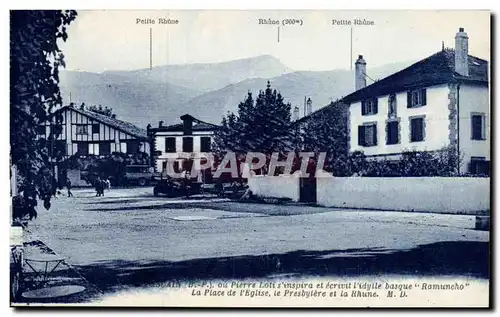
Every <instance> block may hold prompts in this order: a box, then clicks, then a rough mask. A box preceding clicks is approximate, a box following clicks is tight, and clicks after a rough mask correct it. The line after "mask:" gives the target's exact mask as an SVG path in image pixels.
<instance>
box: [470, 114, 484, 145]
mask: <svg viewBox="0 0 500 317" xmlns="http://www.w3.org/2000/svg"><path fill="white" fill-rule="evenodd" d="M484 121H485V120H484V114H473V115H471V131H472V135H471V137H472V140H486V135H485V124H484Z"/></svg>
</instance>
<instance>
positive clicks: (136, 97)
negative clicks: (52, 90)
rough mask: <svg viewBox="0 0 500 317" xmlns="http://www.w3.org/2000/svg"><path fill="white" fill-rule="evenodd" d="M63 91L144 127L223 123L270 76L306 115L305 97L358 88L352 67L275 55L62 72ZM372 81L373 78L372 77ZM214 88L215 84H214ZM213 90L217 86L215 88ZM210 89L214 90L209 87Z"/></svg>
mask: <svg viewBox="0 0 500 317" xmlns="http://www.w3.org/2000/svg"><path fill="white" fill-rule="evenodd" d="M408 64H409V63H400V64H391V65H386V66H383V67H379V68H374V69H368V74H369V76H370V77H371V78H382V77H384V76H387V75H389V74H391V73H393V72H395V71H397V70H400V69H402V68H404V66H407V65H408ZM60 79H61V83H60V87H61V94H62V97H63V100H64V101H65V103H68V102H69V100H70V94H71V101H72V102H74V103H76V104H81V103H82V102H85V104H87V105H92V104H97V105H99V104H101V105H103V106H108V107H111V108H113V111H114V112H115V113H116V114H117V116H118V118H120V119H122V120H125V121H129V122H131V123H134V124H136V125H138V126H139V127H142V128H145V127H146V125H147V124H148V123H151V124H152V125H154V126H155V125H157V124H158V121H160V120H162V121H164V122H165V124H172V123H177V122H178V121H179V117H180V116H181V115H183V114H185V113H189V114H191V115H193V116H195V117H197V118H199V119H201V120H204V121H208V122H212V123H220V121H221V118H222V116H223V115H224V114H226V113H227V112H228V111H236V110H237V107H238V104H239V102H240V101H242V100H243V99H244V98H245V97H246V95H247V93H248V91H251V92H252V93H253V95H254V96H256V95H257V94H258V92H259V90H262V89H265V87H266V83H267V80H270V81H271V86H272V87H273V89H277V90H278V91H279V92H280V93H281V94H282V95H283V97H284V98H285V101H287V102H290V103H291V104H292V106H293V107H295V106H299V108H300V112H301V115H303V102H304V96H307V97H310V98H311V99H312V101H313V111H314V110H317V109H319V108H320V107H323V106H325V105H327V104H328V103H329V102H330V101H331V100H335V99H337V98H340V97H342V96H345V95H347V94H348V93H350V92H352V91H353V88H354V74H353V72H352V71H348V70H333V71H319V72H317V71H297V72H291V70H290V69H289V68H287V67H286V66H284V65H283V64H282V63H281V62H280V61H279V60H277V59H276V58H274V57H271V56H267V55H265V56H258V57H255V58H252V59H244V60H236V61H231V62H224V63H216V64H188V65H172V66H161V67H156V68H153V69H152V70H149V69H148V70H137V71H120V72H104V73H100V74H97V73H89V72H76V71H63V72H61V74H60ZM368 83H370V80H368ZM214 87H215V88H214ZM210 89H213V90H210ZM207 90H210V91H208V92H207Z"/></svg>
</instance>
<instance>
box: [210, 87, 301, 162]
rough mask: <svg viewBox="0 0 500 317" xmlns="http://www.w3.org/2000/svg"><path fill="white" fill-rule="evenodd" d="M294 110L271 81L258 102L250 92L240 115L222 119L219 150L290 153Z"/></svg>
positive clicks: (216, 141)
mask: <svg viewBox="0 0 500 317" xmlns="http://www.w3.org/2000/svg"><path fill="white" fill-rule="evenodd" d="M290 108H291V106H290V104H289V103H285V102H284V100H283V97H282V96H281V94H280V93H278V92H277V91H276V90H272V89H271V83H270V82H269V81H268V82H267V87H266V89H265V90H264V91H262V90H261V91H260V92H259V95H258V96H257V99H256V100H255V101H254V99H253V96H252V93H251V92H249V93H248V95H247V97H246V98H245V100H243V101H242V102H240V104H239V105H238V114H237V115H236V114H234V113H229V114H228V115H227V116H225V117H224V118H223V119H222V124H221V126H222V127H221V129H220V130H219V131H218V132H217V133H216V135H215V145H216V149H217V150H218V151H219V152H226V151H233V152H236V153H238V154H244V153H247V152H261V153H264V154H268V155H270V154H271V153H273V152H280V153H282V152H284V151H286V150H287V149H288V148H289V146H290V143H291V140H292V133H291V130H290V128H291V122H290V117H291V115H290Z"/></svg>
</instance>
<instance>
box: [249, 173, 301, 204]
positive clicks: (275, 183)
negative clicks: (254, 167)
mask: <svg viewBox="0 0 500 317" xmlns="http://www.w3.org/2000/svg"><path fill="white" fill-rule="evenodd" d="M248 187H249V188H250V190H251V191H252V193H253V194H254V195H257V196H262V197H273V198H290V199H291V200H293V201H299V178H298V177H296V176H295V175H288V176H263V175H253V176H251V177H249V178H248Z"/></svg>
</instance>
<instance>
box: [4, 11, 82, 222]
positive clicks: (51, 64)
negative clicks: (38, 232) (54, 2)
mask: <svg viewBox="0 0 500 317" xmlns="http://www.w3.org/2000/svg"><path fill="white" fill-rule="evenodd" d="M75 18H76V11H72V10H65V11H51V10H37V11H35V10H33V11H21V10H12V11H10V126H11V129H10V146H11V164H12V165H15V166H16V167H17V171H18V174H19V175H18V181H19V183H18V185H19V186H18V187H19V189H23V191H24V192H25V194H26V193H31V195H23V197H17V199H15V201H14V212H13V217H14V218H16V217H18V218H20V217H23V216H25V215H29V216H30V218H33V217H36V212H35V211H34V205H33V204H34V203H36V196H38V197H39V198H41V199H42V200H43V201H44V207H45V208H47V209H48V208H50V196H51V193H52V191H53V190H54V189H53V181H52V180H53V175H52V166H51V160H50V157H49V155H53V151H50V149H49V146H50V145H51V144H53V140H55V139H56V137H57V134H58V133H60V131H59V130H58V129H51V130H52V131H51V132H50V135H49V137H48V139H47V140H46V142H40V141H39V140H37V131H36V129H37V127H39V125H40V124H42V123H44V122H45V121H46V120H47V119H48V118H49V115H50V114H51V113H52V109H54V107H57V106H61V105H62V100H61V94H60V91H59V67H64V66H65V63H64V55H63V53H62V51H61V50H60V49H59V47H58V43H57V41H58V39H62V40H63V41H66V39H67V38H68V35H67V32H66V28H67V26H68V25H69V24H70V23H71V22H72V21H73V20H74V19H75ZM52 119H53V120H54V121H55V122H56V123H57V122H58V121H60V118H57V117H53V118H52ZM33 194H34V195H35V200H34V201H33V199H32V198H33V197H31V196H33Z"/></svg>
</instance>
